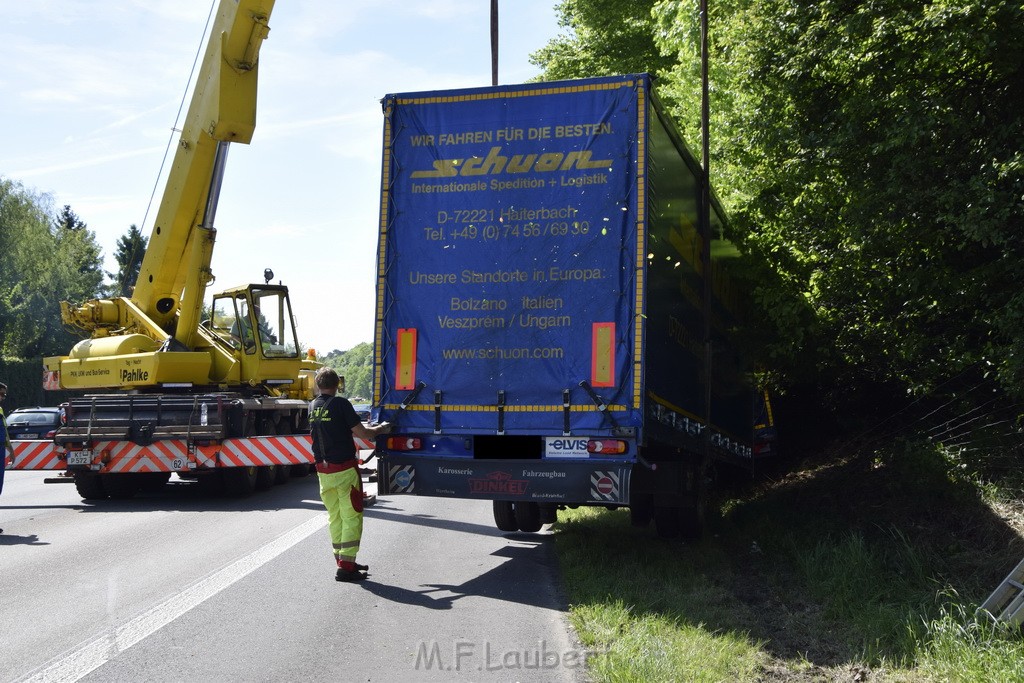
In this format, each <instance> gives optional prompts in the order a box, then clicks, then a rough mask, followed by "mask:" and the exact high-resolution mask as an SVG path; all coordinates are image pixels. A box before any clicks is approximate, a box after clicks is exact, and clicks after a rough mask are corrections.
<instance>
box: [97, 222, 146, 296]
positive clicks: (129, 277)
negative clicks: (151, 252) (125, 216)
mask: <svg viewBox="0 0 1024 683" xmlns="http://www.w3.org/2000/svg"><path fill="white" fill-rule="evenodd" d="M148 242H149V240H148V239H147V238H146V237H143V235H142V231H140V230H139V228H138V226H137V225H135V224H134V223H133V224H132V225H131V227H130V228H128V232H126V233H125V234H124V235H121V237H119V238H118V239H117V251H115V252H114V260H115V261H117V266H118V267H117V272H116V273H107V277H108V278H110V279H111V280H112V283H111V285H110V296H124V297H130V296H131V295H132V290H133V289H134V288H135V282H136V281H137V280H138V279H139V271H140V270H141V269H142V259H143V258H144V257H145V255H146V245H147V243H148Z"/></svg>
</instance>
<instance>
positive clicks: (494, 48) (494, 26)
mask: <svg viewBox="0 0 1024 683" xmlns="http://www.w3.org/2000/svg"><path fill="white" fill-rule="evenodd" d="M491 85H498V0H491Z"/></svg>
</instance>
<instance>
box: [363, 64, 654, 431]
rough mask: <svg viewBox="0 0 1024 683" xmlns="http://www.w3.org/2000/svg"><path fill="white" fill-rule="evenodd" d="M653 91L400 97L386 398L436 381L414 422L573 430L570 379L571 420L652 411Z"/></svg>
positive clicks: (423, 395)
mask: <svg viewBox="0 0 1024 683" xmlns="http://www.w3.org/2000/svg"><path fill="white" fill-rule="evenodd" d="M648 88H649V82H648V80H647V78H646V77H638V76H627V77H612V78H604V79H588V80H587V81H585V82H584V83H583V84H579V83H574V84H552V87H545V86H544V84H534V85H525V86H509V87H502V88H481V89H478V90H460V91H457V93H456V92H455V91H449V92H445V91H432V92H429V93H410V94H400V95H390V96H388V97H387V98H385V100H384V107H385V115H386V123H385V143H384V169H383V188H382V189H383V197H384V199H383V202H382V207H381V222H382V225H381V246H380V249H381V254H380V262H379V264H378V269H379V273H378V278H379V286H378V311H379V315H380V316H382V319H381V320H380V321H379V322H378V331H377V332H378V333H377V335H376V339H377V341H376V344H377V345H378V348H377V349H376V354H375V355H376V357H377V358H378V359H379V362H380V363H381V365H380V367H379V376H378V378H377V380H378V381H377V384H376V387H377V392H378V396H377V397H376V398H375V403H376V404H378V405H383V406H384V407H385V415H386V414H387V411H388V410H391V411H394V410H395V409H396V408H397V406H398V405H399V404H401V403H402V402H403V401H405V400H407V398H408V397H409V396H410V395H411V394H412V392H413V391H415V388H416V387H417V386H420V385H421V384H422V385H423V389H422V391H421V392H420V393H419V394H418V395H417V397H416V400H415V402H414V403H413V404H412V405H410V406H409V409H408V410H406V411H404V414H403V415H402V418H401V419H402V428H403V430H405V431H416V430H423V431H431V430H435V429H437V427H438V426H440V427H441V430H442V431H443V430H444V429H445V426H446V424H457V425H458V428H459V430H460V431H461V432H464V433H473V432H480V433H483V432H487V433H494V431H495V426H496V423H497V419H498V416H497V414H499V413H500V415H501V427H502V429H503V430H505V431H506V432H507V433H509V434H515V433H517V432H519V431H521V432H523V433H530V434H538V433H541V434H543V433H547V434H559V433H562V432H563V430H564V426H565V422H564V414H565V405H564V404H565V397H566V395H565V392H566V391H568V392H569V403H570V404H571V406H572V408H571V409H570V411H569V412H570V417H569V420H570V422H571V429H572V431H574V432H576V431H578V430H584V431H588V432H591V433H598V432H601V431H604V432H607V431H608V430H610V429H611V427H612V426H613V424H612V420H614V421H615V423H617V424H618V425H620V426H624V425H634V426H638V425H639V424H640V415H639V412H638V411H639V408H638V405H639V403H640V401H639V396H640V392H641V386H640V377H639V376H638V375H639V373H637V371H636V369H635V368H634V366H633V364H634V362H635V361H636V359H637V357H638V355H639V350H640V348H641V346H642V342H643V340H642V338H641V334H642V328H641V327H640V326H638V325H636V320H637V318H638V316H640V315H641V314H642V312H643V300H642V292H643V289H642V283H641V282H638V276H640V277H642V274H643V258H644V235H643V234H642V230H643V225H644V216H643V215H642V211H643V208H644V207H643V197H644V196H645V195H644V193H645V191H646V188H645V187H644V181H645V170H646V169H645V161H644V160H645V154H646V151H645V149H644V144H645V139H646V138H645V135H646V125H647V124H646V117H647V111H646V109H645V106H644V103H645V97H644V93H645V92H646V91H647V89H648ZM423 359H430V362H422V361H423ZM581 383H586V384H587V385H588V386H589V387H591V388H592V391H593V394H591V393H590V392H588V391H587V390H586V389H585V388H584V387H582V386H581ZM438 392H440V393H438ZM595 396H597V397H599V401H600V402H604V404H605V405H606V406H607V407H608V409H609V411H610V414H611V419H609V417H608V414H607V412H602V411H600V410H598V407H599V405H598V403H597V402H595V399H594V397H595ZM542 415H543V416H544V418H543V419H542V417H541V416H542ZM539 424H540V425H542V428H538V425H539Z"/></svg>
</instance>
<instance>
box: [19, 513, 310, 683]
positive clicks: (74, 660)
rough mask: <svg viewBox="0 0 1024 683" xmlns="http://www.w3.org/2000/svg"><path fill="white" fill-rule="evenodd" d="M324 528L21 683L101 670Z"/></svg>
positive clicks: (237, 567) (261, 554)
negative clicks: (114, 659) (144, 640)
mask: <svg viewBox="0 0 1024 683" xmlns="http://www.w3.org/2000/svg"><path fill="white" fill-rule="evenodd" d="M325 526H327V517H326V516H325V515H317V516H316V517H314V518H312V519H310V520H309V521H307V522H303V523H302V524H300V525H299V526H297V527H295V528H294V529H292V530H291V531H289V532H287V533H285V534H284V535H282V536H279V537H278V538H276V539H274V540H273V541H271V542H270V543H267V544H266V545H265V546H263V547H262V548H259V549H257V550H255V551H253V552H252V553H250V554H248V555H246V556H245V557H243V558H242V559H240V560H237V561H236V562H234V563H232V564H230V565H228V566H227V567H225V568H224V569H221V570H220V571H218V572H217V573H215V574H213V575H212V576H209V577H207V578H205V579H203V580H202V581H200V582H198V583H196V584H195V585H193V586H190V587H188V588H186V589H185V590H183V591H181V592H180V593H178V594H177V595H174V596H172V597H170V598H168V599H167V600H165V601H164V602H162V603H160V604H159V605H157V606H156V607H154V608H152V609H151V610H149V611H148V612H144V613H143V614H140V615H139V616H137V617H135V618H134V619H132V620H131V621H129V622H128V623H126V624H123V625H121V626H118V627H117V628H116V629H114V631H113V632H112V633H105V634H103V635H101V636H99V637H98V638H96V639H95V640H93V641H91V642H89V643H86V644H85V645H83V646H82V647H80V648H79V649H77V650H75V651H74V652H72V653H71V654H69V655H66V656H64V657H63V658H61V659H59V660H58V661H56V662H54V663H53V664H50V665H49V666H47V667H46V668H44V669H43V670H42V671H39V672H38V673H36V674H34V675H32V676H31V677H29V678H25V679H22V680H23V681H24V682H25V683H72V682H73V681H77V680H79V679H80V678H83V677H84V676H86V675H87V674H89V673H90V672H92V671H93V670H95V669H97V668H99V667H100V666H103V664H105V663H107V662H108V661H110V660H111V659H113V658H114V657H116V656H117V655H118V654H119V653H121V652H124V651H125V650H127V649H128V648H130V647H131V646H132V645H135V644H136V643H138V642H139V641H140V640H142V639H144V638H146V637H148V636H150V635H152V634H153V633H155V632H156V631H158V630H160V629H161V628H163V627H164V626H166V625H167V624H169V623H171V622H172V621H174V620H175V619H177V618H178V617H180V616H181V615H182V614H184V613H185V612H188V611H189V610H190V609H192V608H193V607H196V606H198V605H199V604H201V603H202V602H203V601H205V600H207V599H208V598H211V597H213V596H214V595H216V594H217V593H219V592H220V591H222V590H224V589H225V588H227V587H229V586H230V585H231V584H233V583H235V582H236V581H238V580H239V579H242V578H244V577H245V576H247V575H248V574H250V573H252V572H253V571H255V570H257V569H259V568H260V567H262V566H263V565H265V564H266V563H267V562H270V561H271V560H272V559H274V558H275V557H277V556H278V555H280V554H281V553H283V552H284V551H286V550H288V549H289V548H291V547H292V546H293V545H295V544H296V543H299V542H300V541H302V540H304V539H306V538H308V537H309V536H311V535H312V534H314V533H316V532H317V531H319V530H321V529H323V528H324V527H325Z"/></svg>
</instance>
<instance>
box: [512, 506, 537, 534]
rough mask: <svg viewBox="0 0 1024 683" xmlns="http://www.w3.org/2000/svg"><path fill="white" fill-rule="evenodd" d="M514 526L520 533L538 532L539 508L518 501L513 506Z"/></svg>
mask: <svg viewBox="0 0 1024 683" xmlns="http://www.w3.org/2000/svg"><path fill="white" fill-rule="evenodd" d="M515 514H516V525H517V526H518V527H519V530H520V531H525V532H527V533H533V532H535V531H540V528H541V526H543V525H542V524H541V522H540V506H539V505H538V504H537V503H530V502H526V501H518V502H517V503H516V504H515Z"/></svg>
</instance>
